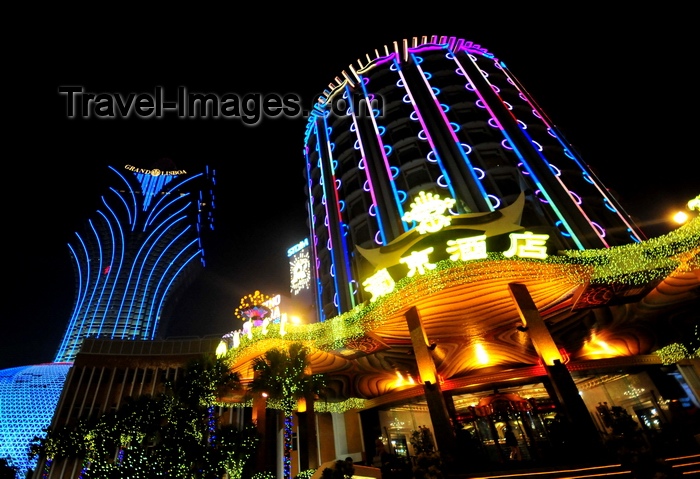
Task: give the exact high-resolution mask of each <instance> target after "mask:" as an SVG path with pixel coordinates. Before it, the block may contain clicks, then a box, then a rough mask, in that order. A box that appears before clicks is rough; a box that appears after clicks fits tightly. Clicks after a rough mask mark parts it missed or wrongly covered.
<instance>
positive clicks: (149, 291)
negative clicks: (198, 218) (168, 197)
mask: <svg viewBox="0 0 700 479" xmlns="http://www.w3.org/2000/svg"><path fill="white" fill-rule="evenodd" d="M186 219H187V217H184V216H183V217H182V218H180V219H178V220H177V221H176V222H174V223H172V224H171V225H169V226H168V228H167V229H166V230H164V231H163V232H162V233H161V234H160V235H159V236H158V239H157V240H156V243H160V239H161V238H162V237H163V235H164V234H165V233H167V232H168V230H170V229H171V228H175V227H176V226H178V225H177V223H178V222H180V221H184V220H186ZM189 229H190V226H187V227H186V228H185V229H183V230H182V231H181V232H180V233H179V234H178V235H177V236H175V237H174V238H173V239H172V240H170V242H169V243H168V245H167V246H165V247H164V248H163V249H162V250H161V252H160V254H159V255H158V257H157V259H156V260H155V261H154V262H153V264H152V265H151V266H150V268H151V269H150V272H148V278H147V279H146V281H144V286H146V287H147V294H142V295H141V304H140V306H139V311H138V314H137V315H136V321H135V322H134V325H135V326H134V333H133V334H134V338H135V336H136V334H137V331H138V327H139V324H140V323H141V318H142V313H143V308H144V303H145V302H146V296H147V295H151V296H153V297H155V296H157V294H158V288H157V287H156V288H155V289H153V288H152V285H153V284H154V281H153V276H154V275H155V271H157V270H158V269H159V267H161V263H165V265H166V266H165V269H164V270H163V272H162V274H161V276H160V279H159V280H158V282H157V283H155V284H160V283H161V282H162V281H163V277H164V276H165V275H167V273H168V270H169V269H170V266H171V265H172V264H173V262H175V261H176V259H177V258H178V257H179V256H180V255H181V254H182V252H183V251H184V250H185V249H187V248H189V246H190V245H192V244H194V243H196V242H197V240H196V239H194V240H193V241H192V242H190V243H189V244H188V245H185V246H184V247H182V248H181V249H180V250H179V251H178V252H177V253H176V254H175V257H174V258H173V259H172V260H169V259H168V258H167V257H166V256H165V255H166V254H167V253H170V248H171V247H173V245H175V248H177V241H178V240H179V239H180V238H181V237H182V236H183V235H184V234H185V233H186V232H187V231H188V230H189ZM156 243H154V245H153V246H151V250H152V249H153V247H154V246H155V244H156ZM151 253H152V251H149V252H148V253H147V255H146V257H149V256H150V255H151ZM146 266H147V265H146V264H142V265H141V270H140V271H139V282H140V279H141V274H142V272H143V269H144V267H146ZM150 313H152V310H151V311H149V312H148V313H147V314H149V317H148V321H147V322H146V328H145V329H144V334H148V327H149V326H150V323H151V319H150ZM129 316H131V312H129Z"/></svg>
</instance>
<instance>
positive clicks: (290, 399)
mask: <svg viewBox="0 0 700 479" xmlns="http://www.w3.org/2000/svg"><path fill="white" fill-rule="evenodd" d="M308 355H309V349H308V348H307V347H306V346H304V345H303V344H302V343H292V344H291V345H290V346H289V349H288V350H287V349H282V348H280V349H270V350H268V351H266V352H265V355H264V356H260V357H257V358H255V359H254V360H253V371H255V375H254V377H253V380H252V381H251V382H250V384H249V389H250V391H251V392H253V393H265V394H266V395H267V397H268V404H271V405H272V406H273V407H276V408H278V409H281V410H282V412H283V413H284V423H285V427H284V458H283V472H284V478H285V479H290V478H291V473H292V471H291V459H290V458H291V451H292V428H291V424H292V420H293V415H294V411H295V410H296V407H297V403H298V401H299V399H302V398H304V399H307V398H314V397H316V396H318V395H320V394H322V392H323V389H324V388H325V385H326V381H325V376H324V375H323V374H311V372H310V370H309V360H308ZM309 402H312V401H309Z"/></svg>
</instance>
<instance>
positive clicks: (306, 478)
mask: <svg viewBox="0 0 700 479" xmlns="http://www.w3.org/2000/svg"><path fill="white" fill-rule="evenodd" d="M315 472H316V469H307V470H305V471H299V474H297V475H296V476H294V479H311V476H313V475H314V473H315Z"/></svg>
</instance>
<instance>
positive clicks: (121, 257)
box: [102, 195, 126, 338]
mask: <svg viewBox="0 0 700 479" xmlns="http://www.w3.org/2000/svg"><path fill="white" fill-rule="evenodd" d="M117 197H118V198H120V199H122V200H123V198H122V197H121V195H117ZM102 201H103V202H104V204H105V206H106V207H107V211H109V212H110V213H112V217H113V218H114V224H115V225H116V226H117V228H118V229H119V236H118V241H117V240H114V241H115V242H116V243H118V244H119V247H120V251H119V255H118V256H117V258H118V261H114V260H113V262H112V265H111V267H110V275H111V276H110V281H111V283H112V289H111V291H110V295H109V299H108V300H107V302H106V304H105V306H104V308H103V309H104V312H103V314H102V324H104V322H105V320H106V318H107V314H108V312H109V311H110V308H111V305H112V300H113V299H114V290H115V288H116V287H117V283H118V279H119V278H120V277H121V271H122V266H123V265H124V255H125V251H124V245H125V244H126V239H125V237H124V229H123V228H122V224H121V222H120V221H119V218H118V217H117V215H116V213H115V212H114V210H113V209H112V208H110V206H109V205H108V204H107V202H106V201H104V198H103V199H102ZM124 204H126V202H124ZM113 238H114V235H113ZM115 262H116V263H117V264H118V266H117V268H116V269H117V271H116V273H115V272H114V264H115ZM112 273H114V274H112ZM118 322H119V318H118V317H117V318H116V319H115V321H114V324H113V325H112V331H111V332H110V333H109V334H110V337H111V338H113V337H114V333H115V331H116V328H117V323H118Z"/></svg>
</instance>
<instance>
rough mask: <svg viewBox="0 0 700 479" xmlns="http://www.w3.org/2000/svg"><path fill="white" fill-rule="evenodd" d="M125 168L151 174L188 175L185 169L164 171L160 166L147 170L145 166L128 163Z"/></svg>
mask: <svg viewBox="0 0 700 479" xmlns="http://www.w3.org/2000/svg"><path fill="white" fill-rule="evenodd" d="M124 169H125V170H128V171H132V172H134V173H142V174H144V175H151V176H161V175H167V176H177V175H186V174H187V172H186V171H185V170H169V171H163V170H159V169H158V168H154V169H152V170H147V169H145V168H136V167H135V166H131V165H126V166H125V167H124Z"/></svg>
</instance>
